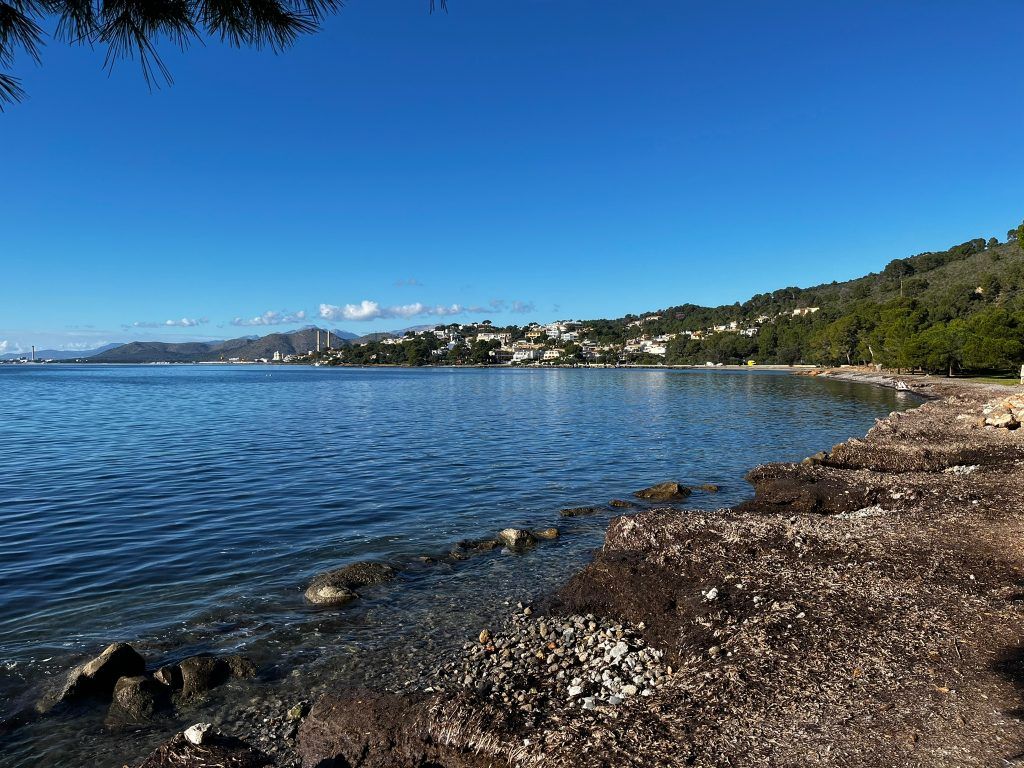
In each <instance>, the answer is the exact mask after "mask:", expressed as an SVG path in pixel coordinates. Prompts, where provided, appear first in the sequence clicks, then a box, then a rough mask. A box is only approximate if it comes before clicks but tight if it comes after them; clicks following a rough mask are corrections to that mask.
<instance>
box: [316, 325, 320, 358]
mask: <svg viewBox="0 0 1024 768" xmlns="http://www.w3.org/2000/svg"><path fill="white" fill-rule="evenodd" d="M316 351H317V354H320V329H319V328H317V329H316Z"/></svg>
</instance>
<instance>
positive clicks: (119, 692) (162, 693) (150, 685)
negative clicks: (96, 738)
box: [107, 675, 170, 722]
mask: <svg viewBox="0 0 1024 768" xmlns="http://www.w3.org/2000/svg"><path fill="white" fill-rule="evenodd" d="M169 704H170V689H169V688H168V687H167V686H165V685H162V684H161V683H158V682H157V681H156V680H154V679H153V678H151V677H146V676H145V675H134V676H132V677H122V678H121V679H120V680H118V681H117V683H116V684H115V685H114V701H113V703H112V704H111V705H110V712H109V715H108V718H107V719H108V720H110V721H117V722H145V721H146V720H149V719H150V718H152V717H153V715H155V714H156V713H157V711H159V710H161V709H164V708H166V707H167V706H168V705H169Z"/></svg>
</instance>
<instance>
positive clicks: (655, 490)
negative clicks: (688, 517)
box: [633, 482, 690, 501]
mask: <svg viewBox="0 0 1024 768" xmlns="http://www.w3.org/2000/svg"><path fill="white" fill-rule="evenodd" d="M633 495H634V496H636V497H637V498H638V499H644V500H646V501H681V500H682V499H685V498H686V497H687V496H689V495H690V489H689V488H687V487H686V486H685V485H680V484H679V483H672V482H669V483H658V484H657V485H652V486H651V487H650V488H644V489H643V490H642V491H637V492H636V493H634V494H633Z"/></svg>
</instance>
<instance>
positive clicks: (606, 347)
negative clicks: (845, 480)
mask: <svg viewBox="0 0 1024 768" xmlns="http://www.w3.org/2000/svg"><path fill="white" fill-rule="evenodd" d="M819 309H820V308H819V307H799V308H797V309H793V310H791V311H789V312H788V313H787V315H788V316H789V317H808V316H810V315H813V314H814V313H816V312H818V311H819ZM778 317H779V315H767V314H762V315H758V316H756V317H755V318H752V319H751V320H749V321H747V322H742V321H738V320H733V321H729V322H727V323H723V324H717V325H711V326H708V327H707V328H701V329H696V330H677V331H673V332H665V331H663V330H662V329H661V326H664V325H665V321H666V315H665V314H661V313H652V314H647V315H643V316H641V317H638V318H636V319H634V320H628V321H626V323H625V327H626V329H627V335H628V338H626V339H625V340H624V341H618V340H614V339H609V338H608V336H609V333H608V331H607V329H601V330H599V329H598V328H597V327H595V324H594V323H593V322H586V321H582V320H557V321H554V322H551V323H547V324H540V323H531V324H529V325H526V326H507V327H495V326H494V325H493V324H492V323H491V321H489V320H488V321H484V322H482V323H469V324H462V323H452V324H449V325H438V326H435V327H429V328H417V329H414V330H410V331H407V332H405V333H404V334H403V335H401V336H397V335H387V336H385V337H383V338H380V339H368V340H359V341H355V342H351V343H345V344H332V340H331V334H330V333H329V332H326V331H323V332H320V331H318V332H317V337H316V347H315V349H310V350H308V351H307V352H305V353H292V354H282V353H280V352H275V353H274V355H273V356H272V357H271V358H270V359H269V360H261V361H260V362H269V363H306V364H309V363H312V364H318V365H342V364H369V365H372V364H401V363H404V362H407V363H411V364H477V365H509V366H535V367H539V366H565V365H569V366H576V365H597V366H608V365H612V366H614V365H623V364H635V363H641V364H654V365H657V364H660V363H664V362H665V358H666V357H667V356H668V355H669V351H670V348H671V347H672V345H673V344H675V345H679V344H681V343H685V342H687V341H702V340H705V339H707V338H709V337H711V336H714V335H716V334H732V335H736V336H738V337H742V338H746V339H754V338H756V337H757V335H758V333H759V332H760V329H761V327H762V326H763V325H765V324H767V323H771V322H773V321H775V320H776V319H777V318H778ZM677 319H678V318H677ZM335 340H336V341H337V337H335ZM424 353H426V355H428V356H425V354H424ZM232 362H241V360H237V361H232ZM742 363H743V364H746V365H754V364H756V363H757V361H756V360H753V359H751V360H743V361H742ZM705 364H706V365H708V366H715V365H723V363H722V362H721V361H707V362H706V363H705Z"/></svg>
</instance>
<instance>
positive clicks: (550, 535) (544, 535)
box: [533, 528, 559, 539]
mask: <svg viewBox="0 0 1024 768" xmlns="http://www.w3.org/2000/svg"><path fill="white" fill-rule="evenodd" d="M558 535H559V534H558V529H557V528H541V529H540V530H536V531H534V532H533V536H534V538H537V539H557V538H558Z"/></svg>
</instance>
